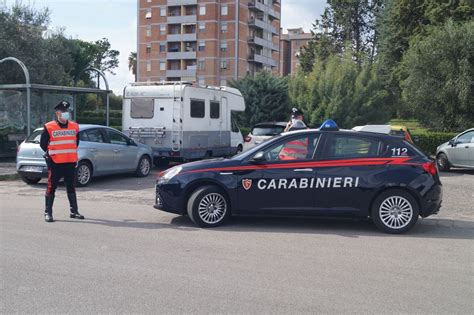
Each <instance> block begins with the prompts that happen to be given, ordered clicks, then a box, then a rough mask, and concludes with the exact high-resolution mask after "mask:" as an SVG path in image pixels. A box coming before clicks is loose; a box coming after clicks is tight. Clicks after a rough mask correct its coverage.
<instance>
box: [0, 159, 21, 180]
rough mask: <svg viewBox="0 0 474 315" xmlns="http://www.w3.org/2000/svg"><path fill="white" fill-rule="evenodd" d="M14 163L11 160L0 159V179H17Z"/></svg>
mask: <svg viewBox="0 0 474 315" xmlns="http://www.w3.org/2000/svg"><path fill="white" fill-rule="evenodd" d="M18 178H19V175H18V173H17V172H16V163H15V162H14V161H13V160H7V161H4V160H0V180H12V179H18Z"/></svg>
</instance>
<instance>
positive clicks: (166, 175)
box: [158, 166, 183, 184]
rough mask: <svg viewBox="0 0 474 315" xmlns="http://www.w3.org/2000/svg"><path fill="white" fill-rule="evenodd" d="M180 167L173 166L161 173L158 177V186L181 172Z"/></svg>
mask: <svg viewBox="0 0 474 315" xmlns="http://www.w3.org/2000/svg"><path fill="white" fill-rule="evenodd" d="M182 169H183V168H182V167H181V166H175V167H172V168H170V169H167V170H166V171H164V172H162V173H161V174H160V176H159V177H158V184H161V183H166V182H168V181H169V180H170V179H172V178H173V177H175V176H176V175H178V174H179V173H180V172H181V171H182Z"/></svg>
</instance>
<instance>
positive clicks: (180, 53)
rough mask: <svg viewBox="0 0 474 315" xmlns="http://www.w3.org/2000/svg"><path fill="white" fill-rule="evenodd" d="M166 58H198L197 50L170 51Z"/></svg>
mask: <svg viewBox="0 0 474 315" xmlns="http://www.w3.org/2000/svg"><path fill="white" fill-rule="evenodd" d="M166 58H167V59H169V60H176V59H196V52H195V51H176V52H174V51H169V52H168V53H167V54H166Z"/></svg>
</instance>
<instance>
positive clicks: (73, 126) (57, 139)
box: [44, 120, 79, 164]
mask: <svg viewBox="0 0 474 315" xmlns="http://www.w3.org/2000/svg"><path fill="white" fill-rule="evenodd" d="M44 126H45V127H46V130H48V133H49V144H48V154H49V156H50V157H51V159H52V160H53V162H54V163H59V164H61V163H75V162H77V134H78V133H79V125H78V124H77V123H75V122H73V121H68V123H67V127H66V128H61V127H60V126H59V124H58V122H57V121H55V120H53V121H50V122H49V123H47V124H46V125H44Z"/></svg>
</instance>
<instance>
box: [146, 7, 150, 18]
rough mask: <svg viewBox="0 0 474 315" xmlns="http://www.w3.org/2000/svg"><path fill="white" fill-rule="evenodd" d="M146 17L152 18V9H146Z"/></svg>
mask: <svg viewBox="0 0 474 315" xmlns="http://www.w3.org/2000/svg"><path fill="white" fill-rule="evenodd" d="M145 19H151V9H147V10H146V13H145Z"/></svg>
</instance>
